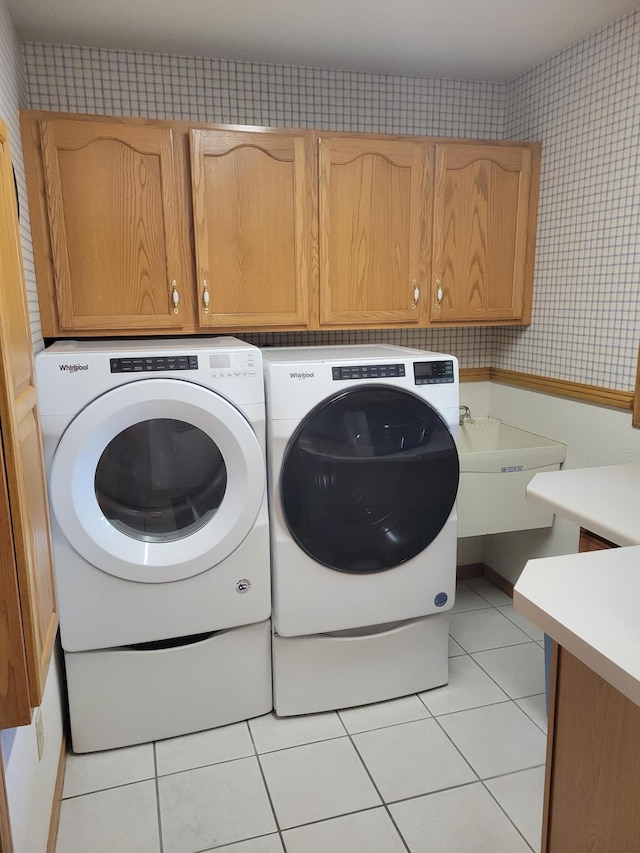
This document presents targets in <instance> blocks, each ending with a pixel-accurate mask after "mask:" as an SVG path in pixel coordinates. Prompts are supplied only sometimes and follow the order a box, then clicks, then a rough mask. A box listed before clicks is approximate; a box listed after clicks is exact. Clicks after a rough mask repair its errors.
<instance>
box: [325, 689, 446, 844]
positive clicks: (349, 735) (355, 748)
mask: <svg viewBox="0 0 640 853" xmlns="http://www.w3.org/2000/svg"><path fill="white" fill-rule="evenodd" d="M412 695H417V694H412ZM423 704H424V703H423ZM427 711H429V709H428V708H427ZM429 713H431V712H430V711H429ZM338 716H339V715H338ZM341 722H342V720H341ZM413 722H417V721H415V720H414V721H413ZM342 725H343V726H344V723H342ZM345 728H346V726H345ZM347 734H348V737H349V740H350V741H351V745H352V747H353V748H354V750H355V752H356V755H357V756H358V758H359V759H360V763H361V764H362V766H363V768H364V771H365V773H366V774H367V776H368V777H369V779H370V780H371V784H372V785H373V788H374V790H375V792H376V794H377V795H378V796H379V797H380V802H381V803H382V807H383V808H384V810H385V812H386V813H387V816H388V818H389V820H390V821H391V823H392V824H393V826H394V828H395V830H396V832H397V833H398V837H399V838H400V840H401V842H402V843H403V844H404V846H405V849H406V850H407V853H411V849H410V847H409V844H408V843H407V841H406V839H405V837H404V835H403V834H402V832H401V831H400V827H399V826H398V824H397V823H396V821H395V818H394V817H393V815H392V814H391V811H390V809H389V805H388V803H387V802H386V801H385V798H384V797H383V796H382V792H381V791H380V790H379V788H378V786H377V785H376V782H375V779H374V778H373V776H372V774H371V773H370V771H369V768H368V767H367V763H366V761H365V760H364V758H363V757H362V755H361V754H360V750H359V749H358V747H357V745H356V743H355V741H354V740H353V737H352V736H351V733H350V732H347ZM360 734H362V732H360Z"/></svg>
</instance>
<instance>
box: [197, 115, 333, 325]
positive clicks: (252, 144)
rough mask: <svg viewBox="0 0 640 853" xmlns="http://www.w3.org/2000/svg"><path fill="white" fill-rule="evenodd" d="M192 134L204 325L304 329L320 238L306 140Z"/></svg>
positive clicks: (288, 136)
mask: <svg viewBox="0 0 640 853" xmlns="http://www.w3.org/2000/svg"><path fill="white" fill-rule="evenodd" d="M190 136H191V168H192V192H193V215H194V235H195V251H196V271H197V272H196V280H197V288H198V297H197V298H198V319H199V323H200V325H201V326H203V327H207V326H210V327H214V328H218V327H226V328H228V327H252V328H260V327H266V328H278V327H282V326H287V327H291V326H298V327H301V328H304V327H305V326H306V325H307V323H308V321H309V292H310V289H311V288H310V282H311V278H312V275H313V250H312V247H313V240H314V235H315V233H316V222H315V205H314V187H315V168H314V163H313V139H312V137H311V135H310V134H308V133H305V132H300V133H297V134H296V133H291V134H284V133H283V134H278V133H264V132H263V133H260V132H256V133H252V132H250V131H223V130H192V131H191V134H190Z"/></svg>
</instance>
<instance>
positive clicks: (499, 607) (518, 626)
mask: <svg viewBox="0 0 640 853" xmlns="http://www.w3.org/2000/svg"><path fill="white" fill-rule="evenodd" d="M503 607H513V604H501V605H499V606H498V607H496V610H500V611H501V610H502V608H503ZM517 612H518V611H517V610H516V613H517ZM502 615H503V616H504V618H505V619H509V622H511V624H512V625H515V626H516V628H520V630H521V631H524V633H525V634H526V635H527V637H531V634H530V633H529V632H528V631H527V630H526V629H525V628H523V627H522V626H521V625H518V623H517V622H515V621H514V620H513V619H511V618H510V617H509V616H507V615H506V613H503V614H502ZM531 627H532V628H535V625H532V626H531ZM531 639H532V640H533V642H534V643H540V642H541V640H539V639H537V638H536V637H531Z"/></svg>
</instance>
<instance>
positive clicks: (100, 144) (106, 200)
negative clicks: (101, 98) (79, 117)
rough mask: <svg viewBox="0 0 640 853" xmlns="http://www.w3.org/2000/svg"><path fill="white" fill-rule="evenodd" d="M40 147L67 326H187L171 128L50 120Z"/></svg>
mask: <svg viewBox="0 0 640 853" xmlns="http://www.w3.org/2000/svg"><path fill="white" fill-rule="evenodd" d="M41 147H42V160H43V170H44V184H45V189H46V203H47V209H48V215H49V229H50V235H51V253H52V257H53V267H54V278H55V284H54V287H55V300H56V307H57V314H58V322H59V326H60V329H62V330H78V331H89V330H96V331H97V330H122V331H126V330H127V329H158V330H161V329H170V328H173V327H178V328H179V327H180V326H181V325H182V323H183V317H184V314H185V312H184V310H183V308H184V306H183V303H182V302H181V301H180V298H181V296H182V295H183V292H184V287H185V286H186V282H185V281H184V280H183V279H184V274H181V266H180V264H181V261H180V246H179V236H178V228H179V219H178V217H179V212H178V209H177V199H178V192H177V187H176V179H175V163H174V151H173V137H172V132H171V130H170V129H167V128H161V127H153V126H146V125H132V124H126V123H124V122H113V123H110V122H86V121H73V120H67V119H54V120H42V121H41ZM189 286H190V287H192V284H191V282H189ZM176 299H177V300H178V301H177V302H176Z"/></svg>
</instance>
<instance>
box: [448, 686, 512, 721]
mask: <svg viewBox="0 0 640 853" xmlns="http://www.w3.org/2000/svg"><path fill="white" fill-rule="evenodd" d="M503 693H504V691H503ZM509 702H515V699H512V698H511V697H510V696H507V695H506V693H505V698H504V699H500V701H499V702H487V703H485V704H484V705H472V706H471V707H470V708H459V709H458V710H457V711H445V712H444V713H442V714H434V715H433V719H434V720H441V719H442V717H452V716H453V715H454V714H465V713H466V712H467V711H480V710H481V709H482V708H491V707H493V706H494V705H507V704H508V703H509Z"/></svg>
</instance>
